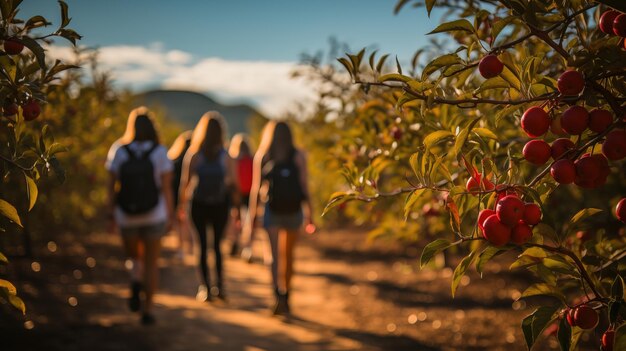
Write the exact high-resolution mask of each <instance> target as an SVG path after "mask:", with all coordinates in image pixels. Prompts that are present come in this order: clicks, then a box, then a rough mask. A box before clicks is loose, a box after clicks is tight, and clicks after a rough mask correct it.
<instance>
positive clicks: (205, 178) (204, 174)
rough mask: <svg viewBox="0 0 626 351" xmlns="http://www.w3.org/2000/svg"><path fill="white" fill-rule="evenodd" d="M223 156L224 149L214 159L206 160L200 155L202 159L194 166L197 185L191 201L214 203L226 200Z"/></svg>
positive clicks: (224, 154) (226, 190)
mask: <svg viewBox="0 0 626 351" xmlns="http://www.w3.org/2000/svg"><path fill="white" fill-rule="evenodd" d="M201 155H202V154H201ZM225 156H226V152H225V151H224V150H222V151H221V152H220V154H219V156H218V157H217V158H216V159H215V160H207V159H206V157H205V156H204V155H202V161H201V162H200V164H199V165H198V167H197V168H196V173H197V175H198V185H197V186H196V188H195V190H194V192H193V201H197V202H201V203H203V204H207V205H216V204H221V203H223V202H225V201H226V200H227V197H228V189H227V188H226V182H225V179H226V165H225Z"/></svg>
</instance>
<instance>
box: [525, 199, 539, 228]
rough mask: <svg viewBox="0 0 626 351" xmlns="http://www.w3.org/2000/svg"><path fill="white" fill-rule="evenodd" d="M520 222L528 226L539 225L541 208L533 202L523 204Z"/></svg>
mask: <svg viewBox="0 0 626 351" xmlns="http://www.w3.org/2000/svg"><path fill="white" fill-rule="evenodd" d="M522 220H523V221H524V223H526V224H528V225H537V224H539V222H541V207H539V205H537V204H536V203H533V202H527V203H525V204H524V214H523V215H522Z"/></svg>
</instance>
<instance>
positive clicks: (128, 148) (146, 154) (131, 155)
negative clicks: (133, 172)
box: [122, 143, 159, 160]
mask: <svg viewBox="0 0 626 351" xmlns="http://www.w3.org/2000/svg"><path fill="white" fill-rule="evenodd" d="M158 146H159V144H158V143H152V146H151V147H150V148H149V149H148V151H146V152H145V153H143V154H142V155H141V157H140V158H141V159H142V160H145V159H147V158H148V157H149V156H150V154H151V153H152V151H154V150H155V149H156V148H157V147H158ZM122 147H123V148H124V150H126V153H127V154H128V157H130V158H132V159H133V160H138V159H139V157H137V155H135V153H134V152H133V151H132V150H131V149H130V144H126V145H124V146H122Z"/></svg>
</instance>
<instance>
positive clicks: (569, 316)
mask: <svg viewBox="0 0 626 351" xmlns="http://www.w3.org/2000/svg"><path fill="white" fill-rule="evenodd" d="M574 313H576V308H570V309H568V310H567V314H566V318H567V323H569V325H570V326H572V327H575V326H576V319H575V318H574Z"/></svg>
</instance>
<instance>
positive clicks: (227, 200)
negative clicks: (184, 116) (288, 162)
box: [179, 111, 240, 301]
mask: <svg viewBox="0 0 626 351" xmlns="http://www.w3.org/2000/svg"><path fill="white" fill-rule="evenodd" d="M224 124H225V122H224V119H223V118H222V116H221V115H220V114H219V113H218V112H215V111H209V112H207V113H205V114H204V115H203V116H202V118H200V121H199V122H198V124H197V126H196V128H195V129H194V131H193V135H192V137H191V145H190V146H189V150H188V151H187V154H186V155H185V159H184V161H183V171H182V176H181V183H180V194H179V196H180V200H179V204H180V206H179V208H180V209H179V211H181V212H186V209H185V206H186V205H187V204H188V202H189V199H191V219H192V222H193V224H194V227H195V229H196V232H197V234H198V239H199V240H198V242H199V244H200V260H199V264H198V265H199V270H200V274H201V284H200V286H199V287H198V292H197V294H196V299H197V300H199V301H210V300H212V297H217V298H219V299H222V300H224V299H225V293H224V277H223V275H224V274H223V271H224V269H223V264H222V251H221V248H220V244H221V241H222V237H223V234H224V231H225V229H226V225H227V222H228V216H229V209H230V205H231V204H232V205H233V207H234V211H235V212H236V211H238V209H239V205H240V198H239V190H238V181H237V172H236V164H235V162H234V160H233V159H232V158H231V157H230V156H229V155H228V153H227V152H226V150H225V149H224V135H225V134H226V131H225V126H224ZM208 225H211V226H212V228H213V253H214V256H215V271H216V282H215V285H213V286H212V285H211V279H210V269H209V265H208V255H207V226H208Z"/></svg>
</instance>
